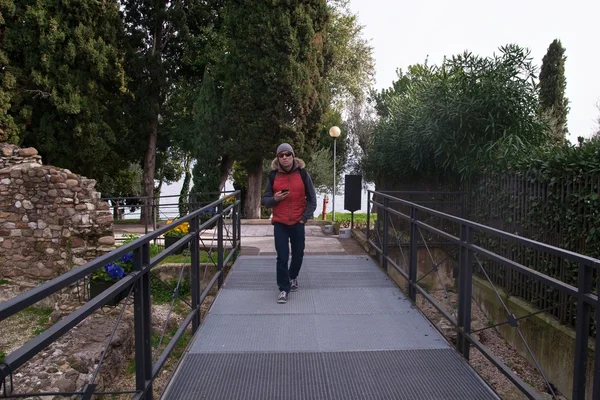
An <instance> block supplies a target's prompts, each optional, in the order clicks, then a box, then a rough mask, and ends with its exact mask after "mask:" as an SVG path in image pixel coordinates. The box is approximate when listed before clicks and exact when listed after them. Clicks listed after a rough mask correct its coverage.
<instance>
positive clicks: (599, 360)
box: [592, 271, 600, 399]
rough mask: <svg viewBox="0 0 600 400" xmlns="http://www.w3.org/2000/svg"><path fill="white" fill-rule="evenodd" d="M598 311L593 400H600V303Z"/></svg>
mask: <svg viewBox="0 0 600 400" xmlns="http://www.w3.org/2000/svg"><path fill="white" fill-rule="evenodd" d="M596 294H600V271H596ZM594 308H595V310H596V348H595V349H594V350H595V352H594V360H595V361H594V374H593V376H594V377H596V378H595V379H594V388H593V391H594V393H592V399H600V378H598V377H599V376H600V332H598V331H599V330H600V329H598V326H599V325H600V301H598V303H597V304H596V307H594Z"/></svg>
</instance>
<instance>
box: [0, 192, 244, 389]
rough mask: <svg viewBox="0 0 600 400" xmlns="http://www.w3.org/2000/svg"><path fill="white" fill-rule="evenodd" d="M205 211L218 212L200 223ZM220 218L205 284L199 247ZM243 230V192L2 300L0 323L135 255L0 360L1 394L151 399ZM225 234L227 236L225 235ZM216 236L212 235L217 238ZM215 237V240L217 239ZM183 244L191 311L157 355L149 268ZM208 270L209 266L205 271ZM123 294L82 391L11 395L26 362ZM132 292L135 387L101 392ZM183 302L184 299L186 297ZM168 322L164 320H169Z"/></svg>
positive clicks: (197, 319)
mask: <svg viewBox="0 0 600 400" xmlns="http://www.w3.org/2000/svg"><path fill="white" fill-rule="evenodd" d="M230 198H234V199H235V201H234V202H232V203H231V204H229V205H227V206H225V205H224V202H228V201H230ZM207 210H216V213H215V214H214V216H213V217H212V218H210V219H209V220H206V221H204V222H201V221H200V218H201V215H203V214H205V212H206V211H207ZM225 215H230V220H229V222H230V223H231V226H230V227H228V226H227V225H226V223H225V218H224V216H225ZM215 222H216V229H215V231H216V235H217V237H216V255H217V257H216V261H215V262H214V265H215V266H216V272H215V273H214V275H213V276H212V278H210V281H209V282H208V283H207V284H206V285H205V287H204V288H202V284H201V283H202V277H201V263H200V254H201V253H200V247H201V243H203V240H204V239H203V238H202V236H201V233H202V232H203V231H204V230H205V228H206V227H207V226H209V225H211V224H213V223H215ZM185 223H187V224H189V230H188V233H187V234H186V235H185V236H182V237H181V238H180V239H179V240H178V241H177V242H176V243H175V244H173V245H172V246H170V247H168V248H166V249H165V250H164V251H161V252H160V253H158V254H157V255H155V256H154V257H151V253H150V246H151V245H152V242H153V241H155V240H156V239H157V238H158V237H159V236H162V235H164V234H166V233H167V232H168V231H170V230H172V229H174V228H176V227H178V226H180V225H182V224H185ZM240 234H241V229H240V192H239V191H236V192H234V193H232V194H230V195H229V196H226V197H223V198H221V199H219V200H218V201H215V202H213V203H210V204H208V205H206V206H204V207H201V208H199V209H194V207H192V211H191V212H190V213H189V214H188V215H186V216H184V217H182V218H180V219H178V220H176V221H174V222H173V223H172V224H169V225H167V226H164V227H162V228H160V229H157V230H155V231H154V232H151V233H149V234H147V235H145V236H142V237H140V238H138V239H136V240H134V241H132V242H130V243H127V244H124V245H123V246H121V247H118V248H116V249H115V250H113V251H111V252H110V253H107V254H105V255H103V256H101V257H98V258H96V259H95V260H93V261H90V262H88V263H87V264H85V265H83V266H80V267H77V268H75V269H73V270H71V271H69V272H67V273H66V274H64V275H61V276H59V277H57V278H55V279H52V280H50V281H48V282H45V283H43V284H41V285H40V286H38V287H36V288H34V289H31V290H29V291H27V292H25V293H23V294H21V295H19V296H16V297H14V298H12V299H10V300H8V301H6V302H3V303H0V321H4V320H6V319H7V318H9V317H11V316H13V315H15V314H17V313H19V312H20V311H23V310H25V309H26V308H27V307H29V306H32V305H34V304H35V303H37V302H39V301H40V300H43V299H45V298H47V297H48V296H50V295H52V294H54V293H57V292H59V291H61V290H63V289H65V288H68V287H70V286H73V285H76V284H78V282H80V281H82V280H83V279H84V278H86V277H88V276H90V275H91V274H93V273H94V272H95V271H97V270H99V269H100V268H103V267H104V266H105V265H107V264H109V263H111V262H113V261H116V260H118V259H119V258H120V257H123V256H124V255H127V254H132V255H133V268H132V271H131V272H130V273H128V274H127V275H125V276H124V277H122V278H121V279H119V280H117V281H116V282H115V283H114V284H113V285H112V286H110V287H109V288H108V289H106V290H104V291H103V292H102V293H100V294H99V295H97V296H95V297H93V298H92V299H90V300H89V301H87V302H85V303H84V304H82V305H81V306H80V307H79V308H78V309H77V310H75V311H73V312H71V313H70V314H68V315H66V316H65V317H64V318H62V319H61V320H59V321H58V322H56V323H55V324H54V325H52V326H51V327H49V328H48V329H47V330H45V331H44V332H42V333H41V334H39V335H37V336H36V337H34V338H33V339H31V340H29V341H28V342H27V343H25V344H24V345H23V346H21V347H19V348H18V349H16V350H14V351H13V352H11V353H10V354H8V355H6V357H5V359H4V360H3V361H2V362H0V387H1V393H0V397H5V398H22V397H30V396H40V397H41V396H56V395H62V396H72V395H79V396H81V397H80V398H81V399H91V398H92V396H93V395H100V394H132V396H133V397H132V398H133V399H145V400H148V399H152V398H153V392H152V385H153V381H154V379H155V378H156V377H157V375H158V373H159V372H160V371H161V369H162V368H163V367H164V365H165V363H166V361H167V358H168V357H169V355H170V354H171V353H172V352H173V350H174V349H175V346H176V345H177V343H178V341H179V340H180V339H181V338H182V337H183V335H184V333H185V332H186V328H188V326H189V325H190V324H191V326H192V334H194V333H195V332H196V331H197V329H198V327H199V325H200V319H201V305H202V304H203V302H204V301H205V300H206V298H207V296H208V295H209V292H210V291H211V289H212V288H213V287H214V286H215V284H217V285H218V287H219V288H220V287H221V285H222V283H223V277H224V267H225V266H226V265H228V263H229V262H233V261H234V260H235V259H236V257H237V256H238V254H239V251H240V249H241V241H240V237H241V235H240ZM226 235H227V236H226ZM213 239H214V238H213ZM227 240H229V241H230V250H229V252H228V254H227V255H226V249H225V244H226V243H225V242H226V241H227ZM213 242H214V240H212V241H211V243H213ZM183 247H189V255H190V284H191V304H188V303H187V302H186V304H188V305H189V306H190V311H189V312H188V313H187V315H186V316H185V317H184V319H183V321H182V322H181V324H180V325H179V327H178V329H177V331H176V332H175V333H174V334H173V336H172V337H171V338H170V340H169V342H168V343H167V344H166V345H165V347H164V349H163V350H162V352H160V354H158V357H156V358H155V359H153V349H152V347H151V341H152V325H151V323H152V310H151V292H150V290H151V288H150V278H151V270H152V268H153V267H155V266H157V265H159V264H160V263H161V262H162V261H163V260H165V258H167V257H168V256H169V255H171V254H173V253H174V252H175V251H177V250H178V249H181V248H183ZM202 247H203V248H204V249H207V248H209V247H211V245H206V244H202ZM204 272H205V273H206V269H205V271H204ZM182 276H183V267H182V271H181V272H180V274H179V280H178V281H177V284H176V287H175V288H174V289H173V298H176V297H177V296H178V290H179V286H180V283H181V279H182ZM122 292H126V293H128V299H127V300H126V301H125V302H124V303H123V305H122V309H121V311H120V313H119V318H118V319H117V322H116V324H115V327H114V329H113V331H112V334H111V335H110V338H109V343H107V345H106V347H105V351H104V352H103V356H102V358H101V360H100V362H99V365H98V367H97V368H96V371H95V372H94V374H93V379H92V380H91V382H89V383H88V384H87V385H86V386H85V387H83V388H82V389H81V390H77V391H73V392H61V393H40V392H36V393H13V392H12V391H13V383H14V381H13V379H14V378H13V375H14V373H15V371H16V370H17V369H18V368H19V367H21V366H23V365H24V364H25V363H26V362H28V361H29V360H31V359H32V358H33V357H34V356H35V355H37V354H38V353H40V352H41V351H42V350H44V349H45V348H46V347H47V346H48V345H50V344H52V343H54V342H55V341H57V340H58V339H59V338H60V337H61V336H62V335H64V334H65V333H67V332H69V331H70V330H71V329H73V328H74V327H75V326H76V325H77V324H79V323H80V322H82V321H83V320H85V319H86V318H87V317H89V316H91V315H92V314H93V313H94V312H95V311H97V310H98V309H100V308H101V307H102V306H103V305H106V304H107V303H108V302H110V301H111V300H112V299H114V298H116V297H117V296H118V295H120V294H121V293H122ZM131 295H133V303H132V304H133V308H134V316H133V319H134V335H135V350H134V352H135V382H136V383H135V390H125V391H118V392H117V391H112V392H102V391H98V390H97V385H96V384H95V378H96V376H97V375H98V371H99V369H100V367H101V366H102V362H103V360H104V357H105V354H106V350H107V348H108V346H109V345H110V341H111V339H112V337H113V336H114V333H115V331H116V327H117V325H118V322H119V321H120V320H121V318H122V317H123V314H124V312H125V309H126V307H127V306H128V305H129V304H130V303H131V302H130V301H129V296H131ZM184 302H185V301H184ZM172 309H173V302H172V303H171V310H170V311H169V314H170V313H171V311H172ZM165 324H166V321H165ZM162 333H163V335H162V336H161V338H160V342H159V347H160V343H162V341H163V337H164V333H165V329H164V328H163V332H162Z"/></svg>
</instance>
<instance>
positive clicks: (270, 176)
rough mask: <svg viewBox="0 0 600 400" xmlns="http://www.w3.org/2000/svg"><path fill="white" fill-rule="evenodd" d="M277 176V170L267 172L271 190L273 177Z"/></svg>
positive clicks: (273, 182)
mask: <svg viewBox="0 0 600 400" xmlns="http://www.w3.org/2000/svg"><path fill="white" fill-rule="evenodd" d="M276 176H277V170H275V169H274V170H271V172H269V182H271V190H273V185H274V184H275V177H276Z"/></svg>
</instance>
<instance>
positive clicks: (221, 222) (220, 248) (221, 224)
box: [217, 202, 224, 289]
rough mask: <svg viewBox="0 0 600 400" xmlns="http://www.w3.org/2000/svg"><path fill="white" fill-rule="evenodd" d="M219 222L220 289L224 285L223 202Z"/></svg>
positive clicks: (219, 210)
mask: <svg viewBox="0 0 600 400" xmlns="http://www.w3.org/2000/svg"><path fill="white" fill-rule="evenodd" d="M218 213H219V220H218V224H217V260H218V261H217V270H218V271H219V272H220V275H219V289H220V288H221V286H222V285H223V251H224V246H223V202H220V203H219V206H218Z"/></svg>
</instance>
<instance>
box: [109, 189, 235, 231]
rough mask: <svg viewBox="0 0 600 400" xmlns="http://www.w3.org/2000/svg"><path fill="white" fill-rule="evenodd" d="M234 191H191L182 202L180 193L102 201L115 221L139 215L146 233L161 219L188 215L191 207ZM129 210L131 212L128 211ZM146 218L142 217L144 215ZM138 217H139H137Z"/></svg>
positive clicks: (198, 206)
mask: <svg viewBox="0 0 600 400" xmlns="http://www.w3.org/2000/svg"><path fill="white" fill-rule="evenodd" d="M233 193H234V192H233V191H227V190H226V191H223V192H202V193H190V194H189V195H188V196H187V199H186V201H185V202H180V200H181V199H180V196H179V195H168V196H156V197H144V196H130V197H102V198H100V201H103V202H106V203H108V205H109V207H110V209H111V210H112V212H113V219H114V221H127V220H128V219H129V218H126V217H132V216H135V217H138V216H139V220H140V222H141V223H142V224H143V225H144V233H148V232H152V231H154V230H156V228H157V226H158V225H159V221H160V220H165V219H177V218H179V217H181V216H183V215H186V214H187V213H188V211H189V210H191V209H198V208H200V207H202V206H205V205H208V204H210V203H212V201H214V200H210V201H209V200H202V199H206V198H212V199H216V198H218V197H220V196H223V195H225V196H229V195H231V194H233ZM127 210H129V212H127ZM143 215H144V216H146V218H142V216H143ZM136 219H138V218H136Z"/></svg>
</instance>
